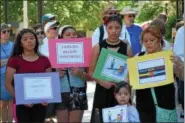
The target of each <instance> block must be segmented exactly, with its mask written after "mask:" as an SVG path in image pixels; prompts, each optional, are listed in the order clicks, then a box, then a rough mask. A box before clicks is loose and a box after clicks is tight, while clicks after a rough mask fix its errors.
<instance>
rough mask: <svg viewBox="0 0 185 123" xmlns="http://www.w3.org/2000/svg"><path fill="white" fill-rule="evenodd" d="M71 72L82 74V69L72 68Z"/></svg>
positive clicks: (77, 74) (76, 74)
mask: <svg viewBox="0 0 185 123" xmlns="http://www.w3.org/2000/svg"><path fill="white" fill-rule="evenodd" d="M70 70H71V74H72V75H74V76H81V74H82V72H81V71H80V69H79V68H74V67H73V68H71V69H70Z"/></svg>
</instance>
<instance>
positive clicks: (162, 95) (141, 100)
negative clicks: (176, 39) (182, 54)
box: [136, 26, 175, 123]
mask: <svg viewBox="0 0 185 123" xmlns="http://www.w3.org/2000/svg"><path fill="white" fill-rule="evenodd" d="M141 38H142V43H143V44H144V46H145V47H146V52H141V53H139V56H142V55H145V54H151V53H156V52H160V51H162V47H163V44H164V41H163V39H162V36H161V34H160V30H159V29H158V28H157V27H152V26H150V27H148V28H147V29H145V30H144V31H143V32H142V35H141ZM154 90H155V94H156V97H157V102H158V106H159V107H161V108H164V109H170V110H173V109H175V88H174V84H173V83H172V84H168V85H164V86H160V87H155V88H154ZM136 107H137V109H138V112H139V115H140V121H141V122H145V123H154V122H156V113H155V112H156V110H155V105H154V101H153V98H152V94H151V89H150V88H149V89H142V90H137V91H136Z"/></svg>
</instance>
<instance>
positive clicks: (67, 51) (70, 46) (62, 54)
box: [56, 42, 84, 64]
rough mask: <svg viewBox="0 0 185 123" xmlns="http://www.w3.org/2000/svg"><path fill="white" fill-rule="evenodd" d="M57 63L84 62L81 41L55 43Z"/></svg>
mask: <svg viewBox="0 0 185 123" xmlns="http://www.w3.org/2000/svg"><path fill="white" fill-rule="evenodd" d="M56 50H57V62H58V64H69V63H84V47H83V42H75V43H74V42H73V43H61V42H60V43H56Z"/></svg>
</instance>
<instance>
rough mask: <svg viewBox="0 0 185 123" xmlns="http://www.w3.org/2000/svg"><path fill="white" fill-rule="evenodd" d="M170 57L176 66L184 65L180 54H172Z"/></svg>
mask: <svg viewBox="0 0 185 123" xmlns="http://www.w3.org/2000/svg"><path fill="white" fill-rule="evenodd" d="M170 59H171V61H172V62H173V63H174V66H175V67H176V66H178V67H180V66H181V65H182V64H181V59H180V57H179V56H175V55H172V56H170Z"/></svg>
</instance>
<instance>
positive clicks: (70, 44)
mask: <svg viewBox="0 0 185 123" xmlns="http://www.w3.org/2000/svg"><path fill="white" fill-rule="evenodd" d="M91 53H92V42H91V38H73V39H55V40H49V59H50V62H51V66H52V67H53V68H69V67H89V64H90V57H91Z"/></svg>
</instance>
